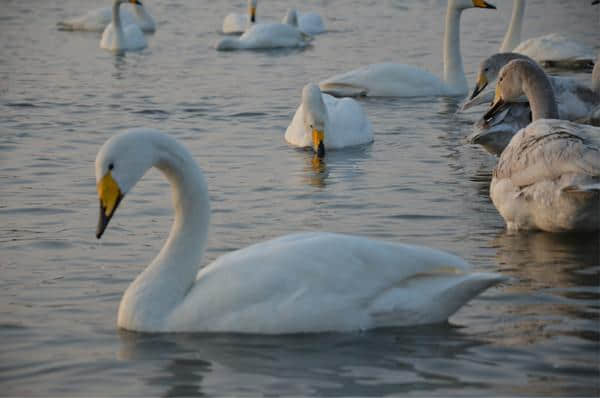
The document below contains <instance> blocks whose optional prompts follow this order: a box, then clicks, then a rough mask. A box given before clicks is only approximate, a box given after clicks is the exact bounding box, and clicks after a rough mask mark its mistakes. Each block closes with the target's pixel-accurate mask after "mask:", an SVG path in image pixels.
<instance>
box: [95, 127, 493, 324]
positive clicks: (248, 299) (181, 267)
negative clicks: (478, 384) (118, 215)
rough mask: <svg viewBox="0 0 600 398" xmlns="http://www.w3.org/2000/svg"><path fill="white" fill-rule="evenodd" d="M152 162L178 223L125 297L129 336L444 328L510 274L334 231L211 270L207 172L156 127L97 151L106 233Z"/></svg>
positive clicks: (122, 314) (232, 258)
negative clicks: (205, 257)
mask: <svg viewBox="0 0 600 398" xmlns="http://www.w3.org/2000/svg"><path fill="white" fill-rule="evenodd" d="M153 166H154V167H157V168H158V169H160V170H161V171H162V172H163V173H164V174H165V176H166V178H167V179H168V180H169V182H170V184H171V187H172V189H173V201H174V208H175V221H174V224H173V227H172V229H171V232H170V235H169V238H168V239H167V242H166V243H165V245H164V247H163V248H162V249H161V251H160V253H159V254H158V256H157V257H156V258H155V259H154V260H153V261H152V263H151V264H150V265H148V267H147V268H146V269H145V270H144V271H143V272H142V273H141V274H140V275H139V276H138V277H137V278H136V279H135V281H134V282H133V283H132V284H131V285H130V286H129V287H128V288H127V290H126V291H125V294H124V295H123V298H122V300H121V304H120V306H119V314H118V326H119V327H121V328H124V329H128V330H134V331H141V332H243V333H266V334H275V333H298V332H324V331H352V330H362V329H369V328H376V327H384V326H398V325H415V324H426V323H437V322H444V321H446V320H447V318H448V317H449V316H450V315H452V314H453V313H454V312H455V311H457V310H458V309H459V308H460V307H461V306H462V305H463V304H464V303H465V302H467V301H468V300H470V299H471V298H473V297H475V296H476V295H477V294H479V293H480V292H482V291H484V290H485V289H486V288H488V287H490V286H492V285H494V284H496V283H498V282H500V281H502V280H504V279H505V278H504V277H503V276H501V275H498V274H494V273H472V272H471V271H470V266H469V264H468V263H467V262H465V261H464V260H462V259H461V258H459V257H457V256H455V255H452V254H448V253H445V252H442V251H438V250H434V249H430V248H426V247H419V246H411V245H402V244H397V243H391V242H384V241H377V240H371V239H367V238H362V237H357V236H348V235H339V234H333V233H324V232H308V233H299V234H293V235H287V236H282V237H280V238H276V239H273V240H269V241H266V242H261V243H258V244H255V245H252V246H249V247H247V248H244V249H241V250H236V251H234V252H231V253H229V254H226V255H224V256H221V257H219V258H218V259H217V260H215V261H214V262H212V263H210V264H207V265H206V266H204V267H202V268H201V267H200V264H201V259H202V254H203V252H204V247H205V244H206V238H207V233H208V224H209V217H210V207H209V198H208V190H207V186H206V183H205V180H204V177H203V174H202V172H201V170H200V168H199V167H198V166H197V164H196V162H195V161H194V159H193V157H192V155H191V154H190V153H189V152H188V151H187V150H186V149H185V147H184V146H182V145H181V144H180V143H178V142H177V141H176V140H174V139H173V138H171V137H169V136H167V135H165V134H162V133H160V132H158V131H156V130H150V129H134V130H130V131H127V132H125V133H123V134H119V135H116V136H114V137H112V138H110V139H109V140H108V141H107V142H106V143H105V144H104V145H103V146H102V148H101V149H100V151H99V152H98V155H97V157H96V179H97V182H98V194H99V198H100V203H101V206H100V221H99V224H98V231H97V233H96V236H97V237H101V235H102V233H103V232H104V230H105V228H106V226H107V224H108V222H109V221H110V219H111V217H112V216H113V215H114V212H115V210H116V208H117V206H118V205H119V203H120V202H121V199H122V198H123V197H124V196H125V195H126V194H127V193H128V192H129V191H130V190H131V189H132V188H133V186H134V185H135V184H136V182H137V181H138V180H139V179H141V178H142V176H143V175H144V174H145V172H146V171H147V170H148V169H149V168H151V167H153Z"/></svg>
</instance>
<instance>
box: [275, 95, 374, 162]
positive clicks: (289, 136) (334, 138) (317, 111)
mask: <svg viewBox="0 0 600 398" xmlns="http://www.w3.org/2000/svg"><path fill="white" fill-rule="evenodd" d="M315 134H317V135H318V134H321V135H322V136H324V140H323V142H322V145H323V149H322V151H325V150H326V149H340V148H344V147H348V146H354V145H361V144H367V143H370V142H373V128H372V127H371V122H369V119H368V118H367V115H366V114H365V112H364V111H363V109H362V107H361V106H360V104H359V103H358V102H356V101H355V100H353V99H351V98H341V99H338V98H334V97H332V96H330V95H327V94H322V93H321V90H319V86H317V85H316V84H312V83H311V84H307V85H306V86H305V87H304V89H303V90H302V102H301V104H300V106H299V107H298V109H297V110H296V113H295V114H294V117H293V119H292V122H291V123H290V125H289V126H288V128H287V130H286V131H285V140H286V141H287V142H289V143H290V144H292V145H295V146H299V147H313V148H314V149H315V151H316V152H317V153H319V146H320V145H321V142H320V141H317V142H315ZM323 154H324V153H323Z"/></svg>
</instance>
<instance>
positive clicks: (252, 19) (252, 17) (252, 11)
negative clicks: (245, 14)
mask: <svg viewBox="0 0 600 398" xmlns="http://www.w3.org/2000/svg"><path fill="white" fill-rule="evenodd" d="M249 11H250V22H252V23H254V22H256V7H250V10H249Z"/></svg>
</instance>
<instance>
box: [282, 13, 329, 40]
mask: <svg viewBox="0 0 600 398" xmlns="http://www.w3.org/2000/svg"><path fill="white" fill-rule="evenodd" d="M282 22H283V23H287V24H290V25H292V26H295V27H297V28H298V29H300V31H301V32H303V33H306V34H307V35H318V34H320V33H323V32H325V24H324V23H323V20H322V19H321V16H320V15H319V14H317V13H315V12H303V13H300V12H298V11H297V10H296V9H295V8H290V9H289V10H288V11H287V12H286V14H285V16H284V17H283V20H282Z"/></svg>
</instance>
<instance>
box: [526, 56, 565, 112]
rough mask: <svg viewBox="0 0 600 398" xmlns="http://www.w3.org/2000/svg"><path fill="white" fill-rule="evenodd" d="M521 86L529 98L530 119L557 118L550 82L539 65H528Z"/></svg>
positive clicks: (556, 108) (556, 107)
mask: <svg viewBox="0 0 600 398" xmlns="http://www.w3.org/2000/svg"><path fill="white" fill-rule="evenodd" d="M522 88H523V92H524V93H525V95H526V96H527V99H528V100H529V105H530V107H531V119H532V120H538V119H558V118H559V116H558V106H557V105H556V100H555V98H554V90H553V89H552V84H551V83H550V80H549V79H548V77H547V76H546V74H545V73H544V71H543V70H542V69H541V68H540V67H539V66H537V65H534V64H530V65H529V67H528V68H527V73H526V74H524V76H523V85H522Z"/></svg>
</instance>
